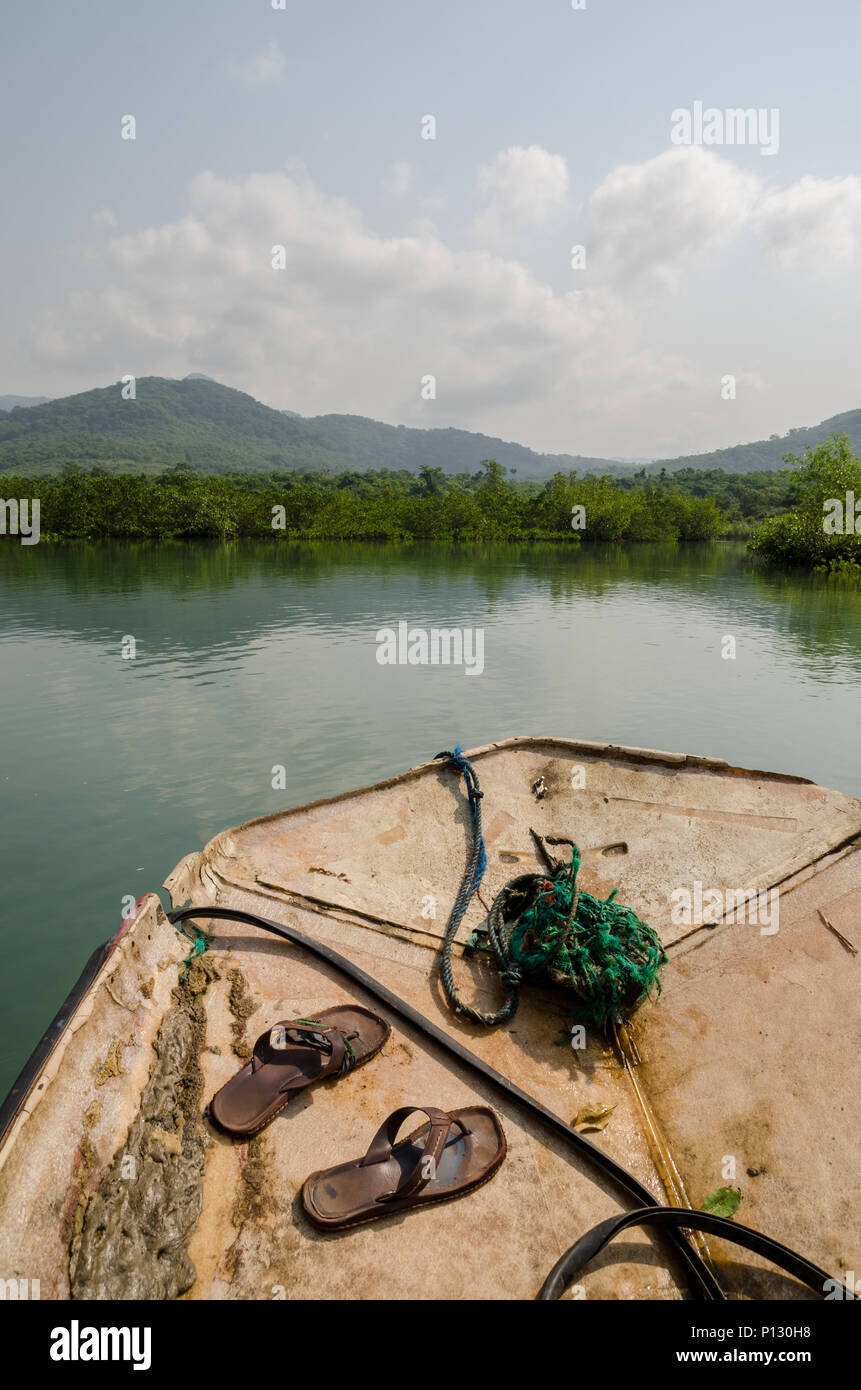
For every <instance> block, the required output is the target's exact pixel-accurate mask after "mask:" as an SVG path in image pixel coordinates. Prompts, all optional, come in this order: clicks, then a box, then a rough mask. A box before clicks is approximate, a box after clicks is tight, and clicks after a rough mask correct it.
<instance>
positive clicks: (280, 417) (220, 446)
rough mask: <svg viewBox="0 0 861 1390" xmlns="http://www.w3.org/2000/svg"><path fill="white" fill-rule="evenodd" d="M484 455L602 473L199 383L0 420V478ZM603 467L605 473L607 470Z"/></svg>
mask: <svg viewBox="0 0 861 1390" xmlns="http://www.w3.org/2000/svg"><path fill="white" fill-rule="evenodd" d="M490 457H493V458H495V459H497V460H498V462H499V463H501V464H502V465H503V467H505V468H514V469H516V470H517V472H518V475H522V476H523V477H525V478H526V477H532V478H548V477H550V476H551V475H552V474H553V473H555V472H558V471H560V470H562V471H564V472H570V471H571V469H576V470H577V471H578V472H585V471H587V470H588V469H590V468H595V469H598V470H602V469H604V468H606V467H608V464H607V461H606V460H603V459H596V458H575V457H573V456H569V455H552V454H537V453H534V452H533V451H532V450H531V449H526V448H524V447H523V446H522V445H519V444H507V443H505V442H504V441H503V440H501V439H493V438H490V437H489V436H488V435H484V434H471V433H469V431H467V430H451V429H446V430H437V429H431V430H423V429H405V428H404V427H403V426H397V425H383V424H379V423H378V422H377V421H375V420H366V419H364V418H363V417H362V416H358V415H321V416H318V417H317V418H313V419H304V418H303V417H302V416H299V415H295V414H294V413H293V412H292V411H285V410H272V409H270V407H269V406H267V405H261V404H260V402H259V401H256V400H254V398H253V396H247V395H245V393H244V392H242V391H234V390H233V389H232V388H231V387H229V386H222V385H221V384H220V383H219V382H217V381H211V380H209V379H208V378H206V377H200V376H197V377H186V378H185V379H184V380H183V381H173V380H168V379H166V378H164V377H140V378H139V379H138V381H137V382H136V383H135V399H134V400H123V398H122V391H121V387H120V384H119V383H116V384H115V385H113V386H106V387H102V388H99V389H98V390H95V391H85V392H83V393H82V394H81V395H77V396H64V397H62V398H61V399H60V400H55V401H50V402H49V403H48V404H46V405H35V406H28V407H26V408H21V409H18V410H11V411H9V412H8V413H6V414H0V473H21V474H27V475H28V476H30V477H32V476H41V475H43V474H56V473H59V472H61V471H62V469H63V467H64V466H65V465H66V464H69V463H71V464H78V465H79V466H80V467H81V468H84V469H90V468H93V467H94V466H95V465H100V466H101V467H103V468H106V469H108V470H109V471H110V472H112V473H113V472H135V473H138V472H144V473H161V472H162V471H163V470H164V469H165V468H166V467H170V466H172V465H175V464H191V465H192V466H193V467H194V468H196V469H199V470H201V471H202V472H205V473H222V472H234V473H236V472H251V473H271V472H273V471H275V472H283V471H285V470H290V469H302V470H306V469H324V470H332V471H333V472H336V473H344V472H350V471H352V470H356V469H365V468H393V469H398V468H401V469H408V470H410V471H414V472H418V470H419V469H420V468H422V467H423V466H424V465H427V466H428V467H431V468H434V467H438V468H442V469H443V470H444V471H445V472H446V473H464V472H466V473H475V472H477V471H478V469H479V467H480V465H481V461H482V459H484V458H490ZM609 466H610V467H612V465H609Z"/></svg>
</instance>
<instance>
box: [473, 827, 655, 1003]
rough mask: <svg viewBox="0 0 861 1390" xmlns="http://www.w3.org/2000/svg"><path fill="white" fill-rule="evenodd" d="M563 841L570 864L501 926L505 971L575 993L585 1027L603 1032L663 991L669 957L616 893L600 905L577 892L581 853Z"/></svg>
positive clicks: (561, 867) (558, 868)
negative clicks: (654, 990) (654, 991)
mask: <svg viewBox="0 0 861 1390" xmlns="http://www.w3.org/2000/svg"><path fill="white" fill-rule="evenodd" d="M554 843H557V844H558V843H560V841H554ZM561 843H567V844H570V845H571V850H572V856H571V861H570V863H568V864H564V865H557V866H556V867H555V868H554V870H553V871H552V873H551V875H550V876H549V877H548V878H547V879H544V880H543V882H542V883H540V885H538V886H537V891H536V892H535V896H534V899H533V902H532V905H531V906H530V907H527V908H526V909H525V910H524V911H523V912H522V913H521V914H520V915H519V916H518V917H516V918H515V920H514V921H512V922H510V924H509V925H508V926H507V927H504V928H503V932H504V941H505V947H506V952H505V954H506V956H507V968H508V969H511V967H512V966H513V967H514V968H515V969H516V970H518V971H519V972H520V974H521V977H522V978H523V979H526V978H527V977H531V978H533V979H535V978H536V977H540V976H541V975H542V974H544V975H546V976H547V977H548V978H549V979H550V980H551V981H552V982H553V983H554V984H557V985H561V986H563V987H564V988H566V989H570V990H572V991H573V993H574V994H575V995H576V996H577V1000H578V1009H577V1013H578V1016H579V1017H580V1019H581V1020H582V1022H583V1023H585V1024H586V1025H587V1026H591V1027H593V1028H604V1027H605V1026H606V1024H607V1023H609V1022H611V1021H612V1020H614V1019H624V1018H626V1017H627V1016H628V1015H629V1014H630V1013H631V1012H632V1011H633V1010H634V1009H635V1008H636V1007H637V1005H638V1004H639V1003H641V1002H642V1000H643V999H645V998H646V997H647V995H648V994H649V993H650V992H651V990H652V988H653V987H655V986H657V989H658V992H660V970H661V967H662V966H663V965H664V963H665V961H666V955H665V954H664V949H663V947H662V946H661V943H660V941H659V940H658V937H657V935H656V934H655V932H654V931H653V930H652V928H651V927H650V926H648V925H647V924H646V923H645V922H643V921H641V920H640V918H639V917H638V916H637V914H636V912H634V911H633V909H632V908H630V907H625V906H624V905H623V904H621V903H615V902H614V901H613V899H614V898H615V896H616V889H615V888H614V889H613V892H612V893H611V894H610V896H609V897H608V898H605V899H601V898H595V897H593V895H592V894H591V893H587V892H585V891H581V890H579V889H578V887H577V874H578V872H579V869H580V851H579V849H578V848H577V846H576V845H575V844H573V842H571V841H562V842H561ZM503 893H504V894H506V897H504V898H503V902H502V903H501V904H500V908H501V910H502V912H501V914H498V915H503V914H504V908H505V903H506V899H507V897H508V894H507V892H506V890H503ZM501 896H502V895H501ZM497 930H498V924H497Z"/></svg>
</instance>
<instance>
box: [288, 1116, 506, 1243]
mask: <svg viewBox="0 0 861 1390" xmlns="http://www.w3.org/2000/svg"><path fill="white" fill-rule="evenodd" d="M416 1110H420V1111H421V1112H422V1114H424V1115H427V1117H428V1121H429V1123H428V1124H425V1125H422V1126H421V1128H420V1129H417V1130H415V1132H414V1133H413V1134H410V1135H409V1136H408V1138H406V1139H402V1140H401V1141H400V1142H399V1143H397V1144H396V1143H395V1140H396V1139H397V1136H398V1131H399V1129H400V1128H401V1125H402V1124H403V1122H404V1120H405V1119H406V1118H407V1117H408V1116H409V1115H412V1114H413V1112H414V1111H416ZM505 1153H506V1143H505V1135H504V1133H503V1131H502V1125H501V1124H500V1123H499V1118H498V1116H497V1115H495V1114H494V1112H493V1111H492V1110H490V1109H489V1108H488V1107H487V1106H484V1105H470V1106H467V1107H466V1108H465V1109H464V1110H452V1111H447V1110H437V1108H436V1107H435V1106H433V1105H404V1106H402V1108H401V1109H400V1110H395V1111H394V1112H393V1113H392V1114H391V1115H390V1116H389V1118H388V1119H387V1120H384V1121H383V1123H382V1124H381V1125H380V1128H379V1129H378V1130H377V1132H376V1134H375V1135H374V1137H373V1139H372V1141H371V1147H370V1148H369V1149H368V1152H367V1153H366V1154H365V1156H364V1158H356V1159H353V1161H352V1162H351V1163H341V1164H339V1165H338V1166H337V1167H336V1168H326V1169H324V1170H323V1171H322V1172H319V1173H312V1174H311V1176H310V1177H309V1178H306V1179H305V1182H304V1184H303V1186H302V1205H303V1206H304V1208H305V1214H306V1216H308V1217H309V1218H310V1219H311V1221H313V1222H314V1224H315V1226H322V1227H324V1228H325V1229H326V1230H335V1229H340V1228H342V1227H344V1226H359V1225H361V1224H362V1222H364V1221H376V1220H377V1219H378V1218H379V1217H381V1216H387V1215H389V1214H390V1213H392V1212H396V1211H404V1210H406V1209H407V1208H409V1207H428V1206H432V1205H433V1204H434V1203H435V1202H450V1201H452V1200H453V1199H454V1198H455V1197H464V1196H465V1195H466V1193H467V1192H472V1191H473V1189H474V1188H476V1187H480V1186H481V1184H482V1183H484V1182H487V1180H488V1179H489V1178H492V1177H493V1174H494V1173H495V1172H496V1170H497V1168H498V1167H499V1165H500V1164H501V1163H502V1160H503V1159H504V1158H505Z"/></svg>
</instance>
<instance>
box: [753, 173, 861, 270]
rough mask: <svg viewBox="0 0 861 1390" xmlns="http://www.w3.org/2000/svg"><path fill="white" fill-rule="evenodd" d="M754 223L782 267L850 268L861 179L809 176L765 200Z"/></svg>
mask: <svg viewBox="0 0 861 1390" xmlns="http://www.w3.org/2000/svg"><path fill="white" fill-rule="evenodd" d="M755 225H756V227H757V229H758V230H759V231H760V233H761V234H762V236H763V238H764V240H765V242H766V244H767V245H768V246H769V247H770V248H771V250H772V251H773V252H774V253H775V256H776V257H777V259H778V261H779V263H780V264H782V265H784V266H787V267H789V266H796V265H799V264H803V265H805V266H807V267H809V268H815V267H817V266H821V267H825V268H827V267H828V266H830V265H832V264H837V265H840V266H847V265H852V264H853V263H854V261H855V259H856V255H857V251H858V237H859V230H861V178H858V176H857V175H855V174H850V175H848V176H847V177H846V178H836V179H818V178H814V177H813V176H812V175H807V176H806V177H805V178H802V179H799V181H798V183H794V184H791V185H790V187H789V188H784V189H781V190H779V191H776V192H773V193H769V194H768V195H767V196H766V197H764V198H763V199H762V201H761V203H760V205H759V207H758V208H757V210H756V217H755Z"/></svg>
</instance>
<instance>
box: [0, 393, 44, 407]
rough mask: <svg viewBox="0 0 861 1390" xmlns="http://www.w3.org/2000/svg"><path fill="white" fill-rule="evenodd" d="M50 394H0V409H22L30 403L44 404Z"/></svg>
mask: <svg viewBox="0 0 861 1390" xmlns="http://www.w3.org/2000/svg"><path fill="white" fill-rule="evenodd" d="M51 399H52V398H51V397H50V396H0V410H17V409H22V410H23V409H24V408H25V407H28V406H31V405H45V403H46V402H47V401H50V400H51Z"/></svg>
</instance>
